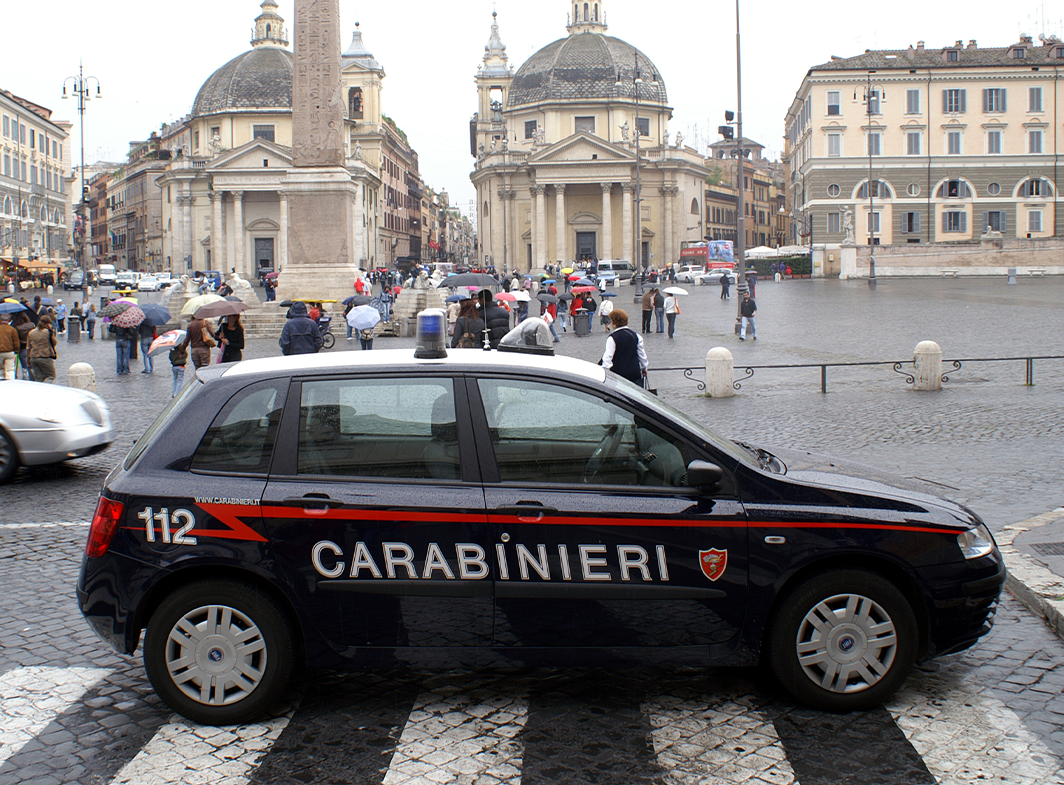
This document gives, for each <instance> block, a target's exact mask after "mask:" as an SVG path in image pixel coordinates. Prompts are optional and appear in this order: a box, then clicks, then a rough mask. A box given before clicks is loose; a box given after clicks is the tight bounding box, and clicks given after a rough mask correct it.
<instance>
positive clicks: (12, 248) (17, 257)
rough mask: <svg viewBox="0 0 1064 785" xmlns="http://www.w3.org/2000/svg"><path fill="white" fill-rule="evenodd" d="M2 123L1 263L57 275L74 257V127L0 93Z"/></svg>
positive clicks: (0, 147) (0, 142)
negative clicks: (70, 179) (71, 179)
mask: <svg viewBox="0 0 1064 785" xmlns="http://www.w3.org/2000/svg"><path fill="white" fill-rule="evenodd" d="M0 124H2V125H0V260H2V264H3V266H4V267H5V268H6V269H7V271H8V272H9V273H10V272H12V271H13V270H14V269H15V268H16V267H18V268H22V270H23V271H35V270H50V271H52V272H53V273H54V272H55V271H57V270H59V269H61V268H63V267H64V266H65V265H66V263H67V262H68V261H69V260H70V254H71V246H70V229H71V227H72V226H73V217H72V214H71V207H70V205H71V197H70V189H69V184H68V182H67V173H68V172H69V171H70V158H69V156H70V149H69V145H68V144H67V139H68V138H69V136H70V128H71V126H70V123H69V122H65V121H57V120H53V119H52V111H51V110H50V109H46V108H45V107H43V106H39V105H38V104H35V103H33V102H32V101H28V100H26V99H25V98H20V97H19V96H17V95H14V94H13V93H10V92H8V91H6V90H0Z"/></svg>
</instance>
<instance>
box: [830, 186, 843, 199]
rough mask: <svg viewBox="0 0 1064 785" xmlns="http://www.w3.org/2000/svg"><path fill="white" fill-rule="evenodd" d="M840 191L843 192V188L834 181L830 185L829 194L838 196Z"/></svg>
mask: <svg viewBox="0 0 1064 785" xmlns="http://www.w3.org/2000/svg"><path fill="white" fill-rule="evenodd" d="M840 193H842V189H841V188H840V187H839V186H838V184H837V183H832V184H831V185H829V186H828V196H838V195H839V194H840Z"/></svg>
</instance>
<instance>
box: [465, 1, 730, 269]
mask: <svg viewBox="0 0 1064 785" xmlns="http://www.w3.org/2000/svg"><path fill="white" fill-rule="evenodd" d="M567 5H568V9H569V21H568V26H567V30H568V33H569V35H568V37H566V38H562V39H560V40H558V41H555V42H554V43H551V44H548V45H547V46H545V47H543V48H542V49H540V50H539V51H538V52H536V53H535V54H534V55H532V56H531V57H530V58H529V59H528V60H527V61H526V62H525V63H524V65H522V66H521V67H520V68H519V69H517V72H516V73H515V72H514V70H513V66H511V65H510V64H509V56H508V55H507V53H506V46H505V45H504V44H503V42H502V38H501V36H500V32H499V25H498V17H497V14H492V16H493V22H492V26H491V37H490V38H489V39H488V43H487V45H486V46H485V47H484V58H483V60H484V61H483V63H482V64H481V65H480V66H479V68H478V71H477V76H476V84H477V92H478V110H477V113H476V114H475V115H474V116H473V119H472V121H471V122H470V142H471V146H472V151H471V152H472V154H473V155H474V156H475V157H476V168H475V169H474V171H473V174H472V176H471V179H472V181H473V184H474V185H475V186H476V188H477V203H478V205H479V206H480V214H479V216H478V223H479V235H480V238H481V253H482V255H483V256H482V259H483V261H484V262H485V263H486V264H493V265H495V266H496V267H497V268H498V269H500V270H502V269H506V270H514V269H517V270H521V271H526V272H528V271H533V270H536V271H538V270H542V269H543V267H544V266H545V265H546V264H549V263H552V262H556V261H570V260H582V259H624V260H627V261H631V262H632V263H633V264H636V265H642V266H644V267H661V266H664V265H666V264H670V263H672V262H675V261H677V260H678V259H679V256H680V248H681V243H682V242H683V241H684V240H690V241H692V242H693V241H697V240H700V239H701V237H702V231H701V219H700V217H701V214H702V208H701V205H702V198H703V191H704V184H705V178H706V176H707V175H708V174H709V172H708V171H707V169H706V167H705V162H704V159H703V158H702V157H701V156H700V155H699V154H698V153H697V151H695V150H694V149H692V148H690V147H686V146H685V145H684V144H683V136H682V135H681V134H679V133H677V134H675V136H673V138H672V139H671V140H670V134H669V128H668V123H669V120H670V119H671V118H672V109H671V108H670V107H669V103H668V96H667V93H666V89H665V81H664V79H663V77H662V75H661V74H660V73H659V72H658V69H657V67H656V66H655V65H654V63H653V61H651V59H650V58H649V57H647V56H646V55H645V54H643V52H641V51H640V50H639V49H637V48H636V47H634V46H632V45H631V44H629V43H627V42H625V41H622V40H620V39H618V38H613V37H612V36H609V35H607V34H606V30H607V25H606V13H605V6H606V0H595V1H593V2H574V3H567Z"/></svg>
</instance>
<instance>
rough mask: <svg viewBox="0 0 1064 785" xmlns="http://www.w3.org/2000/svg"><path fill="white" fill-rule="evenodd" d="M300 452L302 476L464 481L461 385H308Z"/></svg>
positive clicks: (358, 382) (373, 381) (438, 382)
mask: <svg viewBox="0 0 1064 785" xmlns="http://www.w3.org/2000/svg"><path fill="white" fill-rule="evenodd" d="M297 450H298V455H297V467H298V468H297V472H298V473H299V474H308V475H332V476H346V477H392V478H406V479H418V480H434V479H435V480H457V479H459V478H460V477H461V461H460V456H459V450H458V424H457V417H456V415H455V403H454V382H453V381H452V380H451V379H330V380H326V381H309V382H303V384H302V397H301V400H300V405H299V441H298V447H297Z"/></svg>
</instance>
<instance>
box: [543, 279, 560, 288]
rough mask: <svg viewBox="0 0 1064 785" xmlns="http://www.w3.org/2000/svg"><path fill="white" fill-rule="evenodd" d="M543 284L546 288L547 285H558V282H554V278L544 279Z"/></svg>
mask: <svg viewBox="0 0 1064 785" xmlns="http://www.w3.org/2000/svg"><path fill="white" fill-rule="evenodd" d="M542 283H543V285H544V286H545V285H547V284H549V283H558V282H557V281H556V280H554V279H553V278H544V279H543V281H542Z"/></svg>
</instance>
